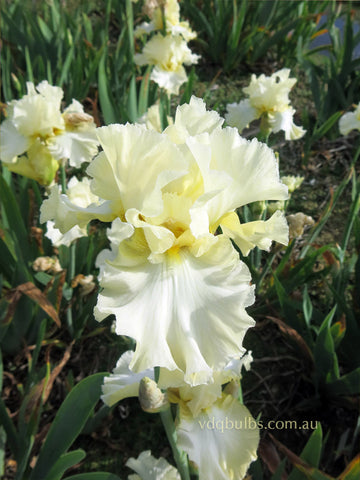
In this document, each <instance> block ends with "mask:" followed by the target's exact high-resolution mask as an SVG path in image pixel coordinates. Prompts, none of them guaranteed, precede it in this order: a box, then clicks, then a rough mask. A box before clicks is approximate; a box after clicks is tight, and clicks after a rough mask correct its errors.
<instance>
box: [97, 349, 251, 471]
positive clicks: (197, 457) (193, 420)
mask: <svg viewBox="0 0 360 480" xmlns="http://www.w3.org/2000/svg"><path fill="white" fill-rule="evenodd" d="M133 356H134V352H131V351H128V352H125V353H124V354H123V355H122V356H121V357H120V359H119V361H118V363H117V365H116V368H115V370H114V372H113V373H112V374H111V375H110V376H109V377H105V379H104V385H103V396H102V400H103V401H104V402H105V403H106V404H107V405H109V406H112V405H114V404H115V403H117V402H118V401H120V400H122V399H124V398H127V397H130V396H132V397H134V396H138V395H139V384H140V381H141V379H142V378H144V377H146V376H147V375H148V374H149V373H150V375H151V372H150V371H144V372H140V373H137V374H135V373H134V372H132V371H131V369H130V363H131V360H132V358H133ZM248 364H249V355H248V354H245V355H244V356H243V357H242V358H238V359H236V360H233V361H231V362H230V363H229V364H228V365H227V366H226V368H225V369H224V370H222V371H217V372H214V378H213V383H210V384H204V385H198V386H195V387H191V386H189V385H188V384H187V383H186V382H185V381H184V378H182V379H181V378H180V377H176V376H175V377H174V376H173V375H171V372H165V371H164V370H163V369H160V376H159V386H160V385H161V386H162V388H167V390H166V394H167V398H168V399H169V401H170V402H171V403H175V404H177V405H178V411H177V421H176V434H177V445H178V446H179V447H180V448H181V449H182V450H183V451H184V452H186V453H187V454H188V456H189V459H190V460H191V461H192V462H193V464H194V465H195V467H196V468H197V469H198V474H199V479H200V480H227V479H228V478H233V479H236V480H241V479H242V478H244V476H245V474H246V471H247V469H248V467H249V465H250V463H251V462H252V461H254V460H256V458H257V455H256V449H257V446H258V443H259V429H258V426H257V424H256V422H255V420H254V418H253V417H252V416H251V413H250V412H249V411H248V409H247V408H246V407H245V406H244V405H242V404H240V403H239V401H238V400H237V393H238V382H239V380H240V378H241V368H242V366H244V367H245V368H247V367H248ZM229 382H230V383H229ZM226 383H227V384H228V385H227V386H226V388H225V389H224V390H222V385H224V384H226ZM166 385H167V386H166ZM141 478H143V477H142V476H141Z"/></svg>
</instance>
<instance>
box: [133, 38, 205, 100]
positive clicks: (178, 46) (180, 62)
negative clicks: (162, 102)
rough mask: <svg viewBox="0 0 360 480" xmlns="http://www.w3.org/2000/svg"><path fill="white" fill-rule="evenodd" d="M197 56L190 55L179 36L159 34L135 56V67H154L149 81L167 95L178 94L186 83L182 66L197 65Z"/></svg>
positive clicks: (188, 49) (184, 42)
mask: <svg viewBox="0 0 360 480" xmlns="http://www.w3.org/2000/svg"><path fill="white" fill-rule="evenodd" d="M199 58H200V57H199V55H196V54H195V53H192V52H191V50H190V48H189V47H188V46H187V43H186V41H185V40H184V39H183V38H182V36H180V35H166V36H163V35H161V34H160V33H158V34H156V35H155V36H154V37H152V38H151V39H150V40H149V41H148V42H147V43H146V44H145V46H144V48H143V51H142V53H137V54H136V55H135V58H134V60H135V63H136V64H137V65H154V68H153V70H152V72H151V75H150V79H151V80H153V81H154V82H155V83H157V84H158V85H159V86H160V87H161V88H164V89H165V90H166V92H167V93H168V94H172V93H174V94H176V95H177V94H178V93H179V88H180V86H181V85H182V84H183V83H184V82H186V80H187V75H186V71H185V68H184V65H192V64H194V63H197V62H198V60H199Z"/></svg>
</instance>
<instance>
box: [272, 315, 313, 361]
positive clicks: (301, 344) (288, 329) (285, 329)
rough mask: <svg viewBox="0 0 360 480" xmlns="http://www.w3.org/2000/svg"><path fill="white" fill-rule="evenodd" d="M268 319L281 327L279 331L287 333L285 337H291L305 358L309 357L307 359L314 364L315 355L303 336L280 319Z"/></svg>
mask: <svg viewBox="0 0 360 480" xmlns="http://www.w3.org/2000/svg"><path fill="white" fill-rule="evenodd" d="M266 318H268V319H269V320H271V321H273V322H274V323H276V325H277V326H278V327H279V329H280V330H281V331H282V332H283V333H285V335H287V336H288V337H290V338H291V339H292V340H294V341H295V342H296V343H297V344H298V345H299V347H300V348H301V350H302V351H303V352H304V353H305V356H306V357H307V359H308V360H309V361H310V362H311V363H312V364H313V363H314V358H313V355H312V353H311V350H310V348H309V347H308V345H307V343H306V342H305V340H304V339H303V338H302V336H301V335H300V334H299V333H298V332H297V331H296V330H294V329H293V328H291V327H289V325H287V324H286V323H285V322H283V321H282V320H280V318H276V317H270V316H268V317H266Z"/></svg>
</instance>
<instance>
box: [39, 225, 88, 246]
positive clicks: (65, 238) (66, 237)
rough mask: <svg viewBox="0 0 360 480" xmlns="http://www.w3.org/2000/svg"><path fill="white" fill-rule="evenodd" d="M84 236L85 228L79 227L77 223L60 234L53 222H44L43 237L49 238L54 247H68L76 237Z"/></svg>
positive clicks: (85, 234) (85, 233)
mask: <svg viewBox="0 0 360 480" xmlns="http://www.w3.org/2000/svg"><path fill="white" fill-rule="evenodd" d="M86 236H87V230H86V229H85V228H80V227H79V226H78V225H75V227H73V228H71V229H70V230H69V231H68V232H66V233H64V234H62V233H61V232H60V230H59V229H58V228H55V227H54V222H52V221H48V222H46V233H45V237H47V238H48V239H49V240H51V243H52V244H53V246H54V247H60V245H65V246H66V247H69V246H70V245H71V244H72V242H73V241H74V240H76V239H77V238H81V237H86Z"/></svg>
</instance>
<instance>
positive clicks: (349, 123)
mask: <svg viewBox="0 0 360 480" xmlns="http://www.w3.org/2000/svg"><path fill="white" fill-rule="evenodd" d="M339 130H340V133H341V135H347V134H348V133H349V132H351V130H360V106H358V107H357V110H356V111H355V112H347V113H345V114H344V115H343V116H342V117H341V118H340V120H339Z"/></svg>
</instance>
